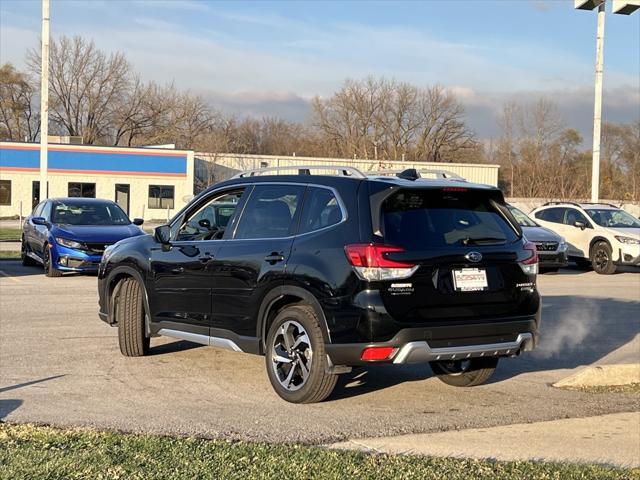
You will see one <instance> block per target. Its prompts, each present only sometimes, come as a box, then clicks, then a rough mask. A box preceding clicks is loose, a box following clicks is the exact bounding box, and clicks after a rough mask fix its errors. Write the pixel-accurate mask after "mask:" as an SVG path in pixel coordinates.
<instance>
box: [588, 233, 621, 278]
mask: <svg viewBox="0 0 640 480" xmlns="http://www.w3.org/2000/svg"><path fill="white" fill-rule="evenodd" d="M589 258H590V259H591V266H592V267H593V271H594V272H596V273H599V274H600V275H611V274H612V273H615V272H616V265H615V264H614V263H613V250H612V249H611V245H609V243H608V242H605V241H600V242H597V243H596V244H595V245H594V246H593V247H591V252H590V255H589Z"/></svg>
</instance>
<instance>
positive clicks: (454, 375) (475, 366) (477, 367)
mask: <svg viewBox="0 0 640 480" xmlns="http://www.w3.org/2000/svg"><path fill="white" fill-rule="evenodd" d="M429 365H430V366H431V370H433V373H434V374H435V375H436V376H437V377H438V378H439V379H440V380H441V381H443V382H444V383H446V384H447V385H451V386H454V387H475V386H476V385H481V384H483V383H484V382H486V381H487V380H488V379H489V377H490V376H491V375H493V372H494V371H495V369H496V367H497V366H498V357H483V358H471V359H469V360H456V361H452V362H429Z"/></svg>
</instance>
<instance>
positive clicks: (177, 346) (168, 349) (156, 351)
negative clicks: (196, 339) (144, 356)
mask: <svg viewBox="0 0 640 480" xmlns="http://www.w3.org/2000/svg"><path fill="white" fill-rule="evenodd" d="M200 347H204V345H200V344H199V343H193V342H188V341H186V340H177V341H175V342H168V343H163V344H160V345H152V346H151V348H150V349H149V355H152V356H153V355H165V354H167V353H176V352H184V351H186V350H191V349H193V348H200Z"/></svg>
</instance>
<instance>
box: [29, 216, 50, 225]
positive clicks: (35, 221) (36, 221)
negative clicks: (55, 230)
mask: <svg viewBox="0 0 640 480" xmlns="http://www.w3.org/2000/svg"><path fill="white" fill-rule="evenodd" d="M31 222H32V223H33V224H34V225H44V226H45V227H47V226H49V222H47V220H46V219H45V218H44V217H33V218H32V219H31Z"/></svg>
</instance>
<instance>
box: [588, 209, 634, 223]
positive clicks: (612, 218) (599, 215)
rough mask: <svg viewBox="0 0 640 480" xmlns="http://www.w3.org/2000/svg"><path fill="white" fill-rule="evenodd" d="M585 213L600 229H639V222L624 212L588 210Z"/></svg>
mask: <svg viewBox="0 0 640 480" xmlns="http://www.w3.org/2000/svg"><path fill="white" fill-rule="evenodd" d="M586 212H587V213H588V214H589V216H590V217H591V218H592V219H593V221H594V222H596V223H597V224H598V225H600V226H601V227H609V228H640V220H638V219H637V218H635V217H634V216H633V215H631V214H629V213H627V212H625V211H624V210H613V209H604V208H603V209H597V208H589V209H587V211H586Z"/></svg>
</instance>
